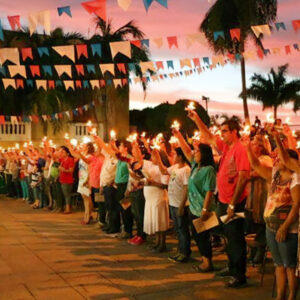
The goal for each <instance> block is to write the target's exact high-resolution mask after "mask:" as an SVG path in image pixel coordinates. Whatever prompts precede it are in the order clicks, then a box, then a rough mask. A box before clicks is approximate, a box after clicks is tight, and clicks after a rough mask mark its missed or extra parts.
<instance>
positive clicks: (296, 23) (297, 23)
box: [292, 20, 300, 32]
mask: <svg viewBox="0 0 300 300" xmlns="http://www.w3.org/2000/svg"><path fill="white" fill-rule="evenodd" d="M292 25H293V28H294V30H295V31H296V32H298V30H299V29H300V20H293V21H292Z"/></svg>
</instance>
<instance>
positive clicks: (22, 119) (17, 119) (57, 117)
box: [0, 100, 98, 125]
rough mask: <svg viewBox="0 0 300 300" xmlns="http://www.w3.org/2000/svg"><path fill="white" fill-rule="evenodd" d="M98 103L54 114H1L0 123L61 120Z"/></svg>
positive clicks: (94, 102) (91, 107)
mask: <svg viewBox="0 0 300 300" xmlns="http://www.w3.org/2000/svg"><path fill="white" fill-rule="evenodd" d="M97 104H98V100H94V101H92V102H90V103H89V104H85V105H82V106H79V107H76V108H74V109H71V110H66V111H62V112H58V113H53V114H42V115H37V114H35V115H19V116H16V115H14V116H7V115H0V125H1V124H5V123H7V122H10V123H12V124H18V123H20V122H25V123H29V122H32V123H38V122H41V121H43V122H47V121H52V120H60V119H64V118H67V119H72V118H73V117H76V116H79V115H82V114H83V113H84V112H87V111H88V110H89V109H93V108H94V107H95V106H96V105H97Z"/></svg>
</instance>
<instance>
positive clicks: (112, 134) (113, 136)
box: [110, 129, 117, 140]
mask: <svg viewBox="0 0 300 300" xmlns="http://www.w3.org/2000/svg"><path fill="white" fill-rule="evenodd" d="M116 136H117V134H116V132H115V131H114V130H113V129H112V130H111V131H110V138H111V139H112V140H115V139H116Z"/></svg>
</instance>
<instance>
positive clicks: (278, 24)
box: [275, 22, 286, 31]
mask: <svg viewBox="0 0 300 300" xmlns="http://www.w3.org/2000/svg"><path fill="white" fill-rule="evenodd" d="M275 27H276V30H277V31H279V30H280V28H282V29H283V30H286V26H285V24H284V23H283V22H280V23H275Z"/></svg>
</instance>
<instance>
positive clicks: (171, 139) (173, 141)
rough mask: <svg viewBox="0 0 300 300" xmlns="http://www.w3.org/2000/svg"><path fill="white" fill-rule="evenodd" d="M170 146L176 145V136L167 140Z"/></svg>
mask: <svg viewBox="0 0 300 300" xmlns="http://www.w3.org/2000/svg"><path fill="white" fill-rule="evenodd" d="M169 143H170V144H177V143H178V138H177V137H176V136H171V138H170V140H169Z"/></svg>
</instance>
